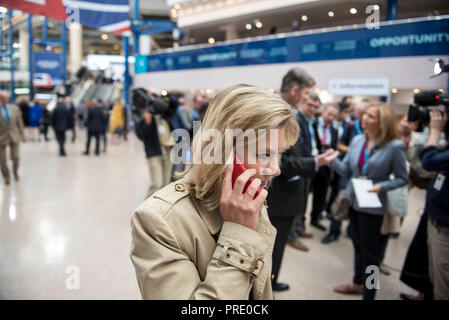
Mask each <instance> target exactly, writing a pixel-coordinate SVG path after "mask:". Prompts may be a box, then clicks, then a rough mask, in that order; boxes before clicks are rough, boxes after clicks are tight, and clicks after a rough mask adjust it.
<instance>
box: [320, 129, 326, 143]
mask: <svg viewBox="0 0 449 320" xmlns="http://www.w3.org/2000/svg"><path fill="white" fill-rule="evenodd" d="M326 136H327V124H325V125H324V129H323V139H321V144H322V145H324V144H326Z"/></svg>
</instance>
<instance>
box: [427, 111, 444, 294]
mask: <svg viewBox="0 0 449 320" xmlns="http://www.w3.org/2000/svg"><path fill="white" fill-rule="evenodd" d="M430 119H431V120H430V125H429V129H430V134H429V137H428V139H427V143H426V148H425V149H424V150H423V151H422V152H421V163H422V167H423V168H424V169H426V170H429V171H436V175H435V177H434V179H433V180H432V182H431V183H430V185H429V188H428V189H427V196H426V205H425V209H424V210H425V213H427V214H428V216H429V219H428V224H427V232H428V245H429V272H430V278H431V280H432V283H433V293H434V299H437V300H447V299H449V269H448V266H449V200H448V199H449V182H448V180H449V146H448V145H446V147H445V149H444V150H441V151H440V150H439V149H438V148H437V146H438V140H439V137H440V134H441V132H443V131H445V133H446V139H447V138H448V137H447V132H448V130H447V128H448V124H447V114H446V113H444V114H443V113H441V112H440V111H437V110H432V111H430ZM445 126H446V130H445Z"/></svg>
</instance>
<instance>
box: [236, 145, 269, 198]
mask: <svg viewBox="0 0 449 320" xmlns="http://www.w3.org/2000/svg"><path fill="white" fill-rule="evenodd" d="M245 171H246V168H245V166H244V164H243V162H242V161H241V160H240V159H239V157H238V156H237V154H235V153H234V169H233V170H232V188H234V184H235V180H236V179H237V178H238V176H240V175H241V174H242V173H243V172H245ZM251 182H253V178H249V180H248V182H246V184H245V187H244V188H243V192H242V193H245V192H246V190H247V189H248V187H249V185H250V184H251ZM261 191H262V190H260V188H259V189H257V191H256V194H255V195H254V198H253V199H256V197H257V196H258V195H259V193H260V192H261Z"/></svg>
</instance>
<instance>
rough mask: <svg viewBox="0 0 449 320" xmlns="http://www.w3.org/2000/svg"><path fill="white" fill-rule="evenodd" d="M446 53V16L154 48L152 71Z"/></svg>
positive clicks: (448, 26)
mask: <svg viewBox="0 0 449 320" xmlns="http://www.w3.org/2000/svg"><path fill="white" fill-rule="evenodd" d="M446 54H449V19H441V20H438V21H421V22H411V23H403V24H393V25H385V26H381V27H380V29H371V30H369V29H366V28H360V27H359V28H357V29H354V30H344V31H332V32H324V33H319V34H310V35H308V34H306V35H299V36H287V37H285V38H276V39H266V40H260V41H247V42H241V43H237V44H230V45H217V46H211V47H206V48H199V49H192V50H185V51H184V50H181V51H177V52H170V53H161V54H152V55H150V56H148V66H147V71H149V72H151V71H168V70H182V69H196V68H216V67H229V66H242V65H257V64H269V63H285V62H305V61H322V60H339V59H362V58H381V57H402V56H420V55H446Z"/></svg>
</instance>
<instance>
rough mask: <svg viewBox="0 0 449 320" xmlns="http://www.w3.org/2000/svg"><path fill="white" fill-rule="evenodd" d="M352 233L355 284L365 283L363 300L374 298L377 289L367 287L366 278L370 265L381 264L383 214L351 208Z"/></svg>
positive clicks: (368, 274)
mask: <svg viewBox="0 0 449 320" xmlns="http://www.w3.org/2000/svg"><path fill="white" fill-rule="evenodd" d="M349 221H350V233H351V239H352V244H353V245H354V257H355V259H354V260H355V264H354V279H353V282H354V283H355V284H361V285H363V300H374V298H375V297H376V291H377V290H376V289H368V288H367V287H366V279H367V278H368V276H370V275H371V274H370V273H367V272H366V269H367V267H368V266H377V267H379V264H380V261H381V260H380V259H381V257H380V243H381V239H380V238H381V237H380V229H381V227H382V222H383V215H376V214H369V213H363V212H360V211H356V210H354V209H353V208H350V216H349Z"/></svg>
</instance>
